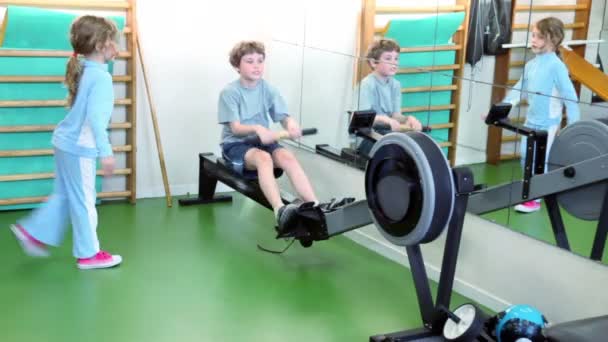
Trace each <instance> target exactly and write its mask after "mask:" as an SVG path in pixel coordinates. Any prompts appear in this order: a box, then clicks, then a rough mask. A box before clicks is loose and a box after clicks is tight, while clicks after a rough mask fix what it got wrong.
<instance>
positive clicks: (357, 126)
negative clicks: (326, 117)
mask: <svg viewBox="0 0 608 342" xmlns="http://www.w3.org/2000/svg"><path fill="white" fill-rule="evenodd" d="M348 114H350V122H349V123H348V134H355V133H357V132H358V131H360V130H362V129H363V130H365V129H371V128H372V126H373V125H374V120H375V119H376V112H375V111H373V110H357V111H352V112H351V111H349V112H348Z"/></svg>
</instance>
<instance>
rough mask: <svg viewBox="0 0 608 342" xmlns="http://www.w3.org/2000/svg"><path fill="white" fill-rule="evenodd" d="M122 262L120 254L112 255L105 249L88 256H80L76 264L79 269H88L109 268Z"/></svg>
mask: <svg viewBox="0 0 608 342" xmlns="http://www.w3.org/2000/svg"><path fill="white" fill-rule="evenodd" d="M121 262H122V257H121V256H120V255H112V254H110V253H108V252H105V251H99V252H98V253H97V254H95V255H94V256H92V257H90V258H80V259H78V262H77V263H76V266H78V268H80V269H81V270H89V269H93V268H110V267H114V266H118V265H119V264H120V263H121Z"/></svg>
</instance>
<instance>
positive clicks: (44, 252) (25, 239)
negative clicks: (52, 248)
mask: <svg viewBox="0 0 608 342" xmlns="http://www.w3.org/2000/svg"><path fill="white" fill-rule="evenodd" d="M10 228H11V230H12V231H13V234H15V237H16V238H17V241H19V244H20V245H21V248H23V251H24V252H25V254H27V255H29V256H31V257H38V258H46V257H48V256H49V251H48V249H47V248H46V245H45V244H44V243H42V242H40V241H38V240H36V239H35V238H34V237H33V236H31V235H30V234H29V233H28V232H27V231H26V230H25V228H23V227H22V226H21V225H20V224H18V223H15V224H11V227H10Z"/></svg>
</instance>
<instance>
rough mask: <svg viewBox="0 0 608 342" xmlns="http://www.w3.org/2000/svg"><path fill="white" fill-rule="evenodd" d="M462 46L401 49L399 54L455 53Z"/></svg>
mask: <svg viewBox="0 0 608 342" xmlns="http://www.w3.org/2000/svg"><path fill="white" fill-rule="evenodd" d="M461 49H462V45H460V44H457V45H435V46H418V47H410V48H401V50H399V51H400V52H426V51H456V50H461Z"/></svg>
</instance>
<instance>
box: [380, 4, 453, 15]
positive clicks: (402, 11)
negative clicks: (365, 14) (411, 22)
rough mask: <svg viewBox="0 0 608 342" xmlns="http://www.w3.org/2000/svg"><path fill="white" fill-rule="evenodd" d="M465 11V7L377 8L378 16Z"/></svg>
mask: <svg viewBox="0 0 608 342" xmlns="http://www.w3.org/2000/svg"><path fill="white" fill-rule="evenodd" d="M464 10H465V6H464V5H446V6H420V7H404V6H379V7H376V14H417V13H449V12H462V11H464Z"/></svg>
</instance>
